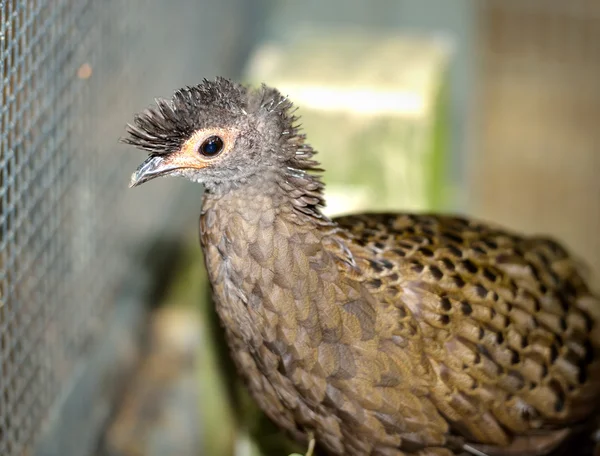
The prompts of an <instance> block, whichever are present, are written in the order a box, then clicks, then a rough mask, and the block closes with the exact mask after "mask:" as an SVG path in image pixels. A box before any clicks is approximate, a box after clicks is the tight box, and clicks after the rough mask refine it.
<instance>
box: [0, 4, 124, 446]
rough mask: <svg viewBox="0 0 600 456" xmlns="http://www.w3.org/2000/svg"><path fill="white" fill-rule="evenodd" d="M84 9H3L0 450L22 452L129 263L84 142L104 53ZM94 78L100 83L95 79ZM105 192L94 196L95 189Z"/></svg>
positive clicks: (95, 330)
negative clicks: (115, 237) (94, 72)
mask: <svg viewBox="0 0 600 456" xmlns="http://www.w3.org/2000/svg"><path fill="white" fill-rule="evenodd" d="M90 8H91V2H89V1H70V0H58V1H55V2H45V1H27V2H19V1H16V0H12V1H6V2H2V4H1V7H0V9H1V19H0V46H1V60H0V73H1V75H2V80H1V86H2V87H1V89H2V90H1V93H0V96H1V106H2V108H1V109H2V115H1V119H2V121H1V127H0V143H1V159H0V238H1V240H0V363H1V364H0V392H1V396H0V454H2V455H7V456H9V455H17V454H18V455H21V454H26V452H27V451H28V450H29V449H30V448H31V446H32V443H33V442H34V441H35V438H36V436H37V435H38V434H39V432H40V431H41V429H42V426H43V424H44V420H45V419H46V418H47V417H48V412H49V409H50V407H51V405H52V404H53V402H54V401H55V400H56V398H57V396H59V394H60V392H61V390H62V388H63V386H64V385H65V384H67V383H68V379H69V376H70V375H71V374H72V372H73V370H74V369H75V366H76V364H77V363H78V362H79V361H80V360H81V359H82V357H84V356H85V355H86V353H87V352H88V350H89V347H90V345H91V343H92V341H94V340H95V339H96V338H97V337H98V335H99V331H100V330H101V329H102V326H103V324H104V321H105V317H106V315H107V310H108V309H109V307H110V305H111V296H110V293H111V292H112V291H113V290H114V286H115V284H116V283H117V279H118V277H119V276H120V275H121V274H122V273H123V267H124V266H125V264H126V262H125V261H123V258H121V257H120V256H119V255H118V254H115V253H116V245H115V242H112V241H111V236H110V233H111V232H112V231H113V230H114V227H113V226H111V223H113V222H114V218H115V215H114V213H112V211H111V210H110V209H111V206H110V204H111V203H112V202H114V201H115V199H116V197H117V195H118V193H119V192H118V191H117V190H116V188H117V187H115V186H114V185H113V186H112V188H111V186H108V185H107V183H108V182H109V181H110V180H111V179H114V173H111V171H114V170H111V168H115V167H116V165H115V164H113V165H111V166H102V167H101V168H102V169H103V171H107V172H106V173H105V174H103V173H97V172H92V170H94V169H97V167H98V166H99V163H98V156H97V154H95V146H93V145H92V143H91V142H90V141H89V139H90V135H89V134H88V133H89V132H90V130H92V129H93V125H92V120H93V118H94V114H95V113H94V111H95V109H91V110H90V109H88V108H89V106H93V105H94V103H95V102H96V101H97V100H95V99H94V93H95V91H94V83H93V82H92V80H90V77H91V71H92V68H93V66H94V64H95V63H96V62H97V61H98V58H99V57H100V55H99V53H100V52H101V48H99V47H97V46H94V45H93V43H94V42H95V40H97V39H98V36H99V33H100V32H101V31H100V30H99V25H100V24H101V23H102V22H101V21H97V22H91V21H89V19H90V14H91V12H90V11H89V10H90ZM96 82H100V83H101V81H96ZM100 189H102V192H100V191H99V190H100Z"/></svg>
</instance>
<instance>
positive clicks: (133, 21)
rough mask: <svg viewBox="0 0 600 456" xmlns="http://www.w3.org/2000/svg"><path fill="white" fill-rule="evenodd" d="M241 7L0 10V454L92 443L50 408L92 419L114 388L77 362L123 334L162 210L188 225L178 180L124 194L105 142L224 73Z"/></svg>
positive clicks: (85, 5)
mask: <svg viewBox="0 0 600 456" xmlns="http://www.w3.org/2000/svg"><path fill="white" fill-rule="evenodd" d="M256 3H257V2H255V1H249V2H247V1H242V0H224V1H222V2H215V3H214V5H211V6H210V7H208V6H207V5H205V4H204V3H203V2H196V1H195V0H173V1H170V2H164V1H162V0H154V1H148V0H127V1H124V0H103V1H102V2H100V1H94V0H0V455H2V456H13V455H19V456H21V455H24V454H36V452H37V451H38V450H40V448H39V446H41V447H43V446H44V443H43V442H46V443H48V442H51V443H60V444H57V445H54V446H55V447H56V448H58V449H59V450H48V449H47V448H46V449H47V450H48V451H46V452H45V453H44V454H57V455H60V456H72V455H82V454H86V451H87V450H85V448H84V447H89V446H90V443H89V442H90V440H97V439H98V438H99V436H95V435H93V434H94V433H96V432H97V431H96V428H97V427H98V426H96V427H94V425H91V424H87V423H86V424H84V425H80V423H77V425H78V428H77V430H76V431H75V430H73V429H72V428H71V427H70V426H69V425H66V424H64V418H65V415H62V412H63V411H64V410H62V409H61V407H63V408H64V407H66V406H65V405H64V404H67V403H68V404H69V407H67V408H69V410H73V407H74V408H79V409H80V410H87V409H95V408H97V407H100V408H102V407H106V404H104V403H102V404H98V403H97V402H98V401H97V400H96V399H95V398H101V401H104V400H105V396H106V394H105V393H104V390H103V389H104V388H110V387H111V386H110V385H109V384H111V382H113V383H114V381H113V379H112V378H110V379H108V380H106V381H105V380H104V379H101V380H98V377H99V375H96V373H95V372H96V370H95V369H91V368H90V366H89V361H88V360H89V359H96V358H95V356H96V354H98V353H101V354H102V353H105V352H106V346H107V344H106V343H104V341H103V338H107V337H109V336H108V334H110V331H109V329H111V328H113V329H114V328H115V327H120V326H123V325H122V323H123V321H122V320H119V318H120V316H122V313H119V312H118V310H119V309H118V308H117V307H118V306H119V304H118V303H119V302H120V301H119V299H118V296H121V295H123V294H125V295H131V294H132V292H131V291H127V292H126V293H122V292H123V291H124V290H125V289H127V287H128V286H129V285H128V284H130V283H133V282H136V283H137V282H139V280H137V281H136V280H135V278H134V276H135V275H136V274H137V275H138V276H142V277H144V276H145V273H146V272H147V271H146V270H144V267H145V265H144V264H142V265H140V264H139V262H140V259H139V255H138V253H139V252H142V256H144V254H143V252H146V251H148V247H150V246H152V245H155V244H152V240H153V239H156V238H160V237H162V238H164V237H165V234H167V235H168V234H169V233H168V231H172V232H173V231H177V232H180V231H181V224H180V223H178V222H177V220H174V218H173V217H174V212H176V211H175V209H174V207H175V208H177V209H178V210H179V212H184V213H187V211H186V208H188V205H191V206H189V207H192V208H193V209H194V211H193V212H192V211H189V213H190V217H193V219H196V218H197V214H198V213H197V208H198V206H199V193H198V191H196V192H194V193H193V194H192V195H191V197H190V195H188V197H187V199H186V198H185V192H183V193H182V192H181V189H182V188H184V186H182V185H181V184H180V183H177V182H159V183H157V184H155V185H152V186H149V187H148V188H146V189H144V191H142V192H134V191H129V190H128V189H127V184H128V180H129V179H128V177H129V175H130V173H131V172H132V171H133V170H134V169H135V168H136V166H137V165H138V164H139V162H140V161H141V160H142V158H143V154H141V153H140V154H136V153H134V152H133V151H131V150H130V149H129V148H125V147H124V146H119V145H118V138H119V136H121V135H122V134H123V130H124V126H125V123H126V122H128V121H130V120H131V116H132V114H133V113H134V112H136V111H138V110H139V109H140V108H143V107H144V106H145V105H146V104H147V103H148V102H149V101H151V100H152V98H153V97H155V96H169V95H170V93H171V92H172V90H174V89H176V88H178V87H182V86H184V85H186V84H194V83H197V82H199V81H200V80H201V79H202V78H203V77H208V78H211V77H214V76H216V75H218V74H220V75H224V76H231V72H232V71H236V70H235V68H236V66H237V65H238V64H239V61H240V58H241V55H240V50H242V49H243V48H244V47H245V46H246V45H245V44H244V45H243V46H240V45H238V44H237V43H246V42H247V41H248V40H247V39H246V40H245V41H244V40H242V39H241V37H242V36H246V37H247V36H249V35H250V32H249V29H248V27H246V26H244V24H246V23H250V21H248V20H247V19H248V17H250V16H251V14H250V13H251V12H252V14H254V13H253V12H254V11H255V10H256V11H258V9H257V8H256ZM215 18H226V19H227V25H228V26H227V27H225V26H223V23H224V22H223V21H221V22H219V21H215ZM199 43H203V44H202V45H201V46H199ZM223 43H226V44H227V43H228V44H227V45H225V44H223ZM248 46H249V44H248ZM188 188H190V187H188ZM193 189H194V190H197V187H196V186H194V187H193ZM176 192H177V193H176ZM173 201H177V203H178V204H177V205H173ZM186 201H187V203H186ZM192 204H193V205H192ZM177 216H179V215H177ZM186 217H187V215H186ZM186 226H192V225H187V224H186ZM144 258H146V257H145V256H144ZM144 261H146V259H144ZM143 281H144V280H142V282H143ZM129 287H130V286H129ZM140 299H142V298H140ZM117 323H118V324H117ZM126 330H127V328H125V331H126ZM108 345H110V344H108ZM101 348H102V349H103V350H101ZM126 348H127V347H125V348H123V347H116V348H115V347H112V348H110V350H112V351H119V350H125V349H126ZM115 356H116V355H115ZM102 359H103V360H104V361H103V362H106V359H108V360H109V361H108V362H109V363H110V358H106V357H104V358H102ZM90 372H93V375H91V374H90ZM82 373H85V375H80V374H82ZM99 374H102V375H110V374H107V372H100V373H99ZM90 377H94V380H93V381H90V382H88V383H87V384H86V385H83V387H81V384H80V383H82V382H84V383H85V381H86V380H85V379H86V378H90ZM100 377H101V376H100ZM77 379H79V380H77ZM82 379H84V380H82ZM78 381H79V382H80V383H76V382H78ZM96 384H98V385H96ZM98 389H101V390H102V391H100V392H98V391H97V390H98ZM82 391H83V392H82ZM92 396H93V397H92ZM94 401H96V402H94ZM95 413H96V412H95V411H92V412H85V413H83V412H81V413H80V412H77V410H75V412H74V413H72V415H70V418H68V420H67V421H68V422H70V423H72V422H73V417H76V416H82V417H83V416H92V415H94V414H95ZM96 415H97V414H96ZM94 416H95V415H94ZM69 420H71V421H69ZM57 423H58V424H57ZM61 426H63V427H64V426H67V427H68V429H58V430H57V431H56V432H58V433H60V434H61V435H60V436H59V437H55V436H54V434H53V430H54V429H55V428H61ZM98 428H99V427H98ZM84 434H85V435H84ZM58 440H61V442H63V443H61V442H58ZM38 442H39V445H38ZM92 444H93V443H92ZM46 446H48V445H46ZM42 452H43V451H42Z"/></svg>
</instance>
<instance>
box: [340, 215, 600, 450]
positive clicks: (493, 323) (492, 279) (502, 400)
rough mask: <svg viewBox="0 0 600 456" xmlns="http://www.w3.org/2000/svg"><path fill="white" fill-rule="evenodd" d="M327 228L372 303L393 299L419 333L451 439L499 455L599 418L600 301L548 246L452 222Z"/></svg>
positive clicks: (364, 222) (355, 219) (393, 218)
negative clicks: (357, 270)
mask: <svg viewBox="0 0 600 456" xmlns="http://www.w3.org/2000/svg"><path fill="white" fill-rule="evenodd" d="M335 221H336V222H337V224H338V225H339V226H340V227H341V228H343V229H345V230H347V232H349V233H350V234H351V236H352V237H353V239H354V240H353V245H354V247H353V250H354V251H355V252H356V255H358V256H362V257H366V258H368V259H369V261H368V262H363V264H367V265H368V267H367V268H366V270H363V271H362V273H363V274H364V275H365V276H366V277H368V278H370V279H368V280H365V286H367V287H368V288H369V289H370V291H371V292H372V293H373V295H374V296H376V297H377V299H379V300H380V301H382V302H385V301H386V300H387V299H389V296H392V295H390V293H387V292H386V291H385V290H386V289H389V288H390V287H392V288H396V289H398V290H399V293H398V294H397V295H396V296H395V297H394V298H393V299H395V300H400V301H401V305H404V306H405V307H406V308H407V310H408V311H409V312H410V313H411V314H412V316H413V318H414V319H415V320H416V321H417V322H418V325H419V327H420V337H423V339H424V341H425V343H424V344H423V346H424V347H425V351H426V353H427V356H428V358H429V360H430V362H431V365H432V367H433V369H434V371H435V372H436V373H437V378H438V381H437V384H436V387H435V390H434V391H433V392H432V398H433V400H434V402H435V404H436V406H437V408H438V410H439V411H440V412H441V413H442V414H443V415H444V416H445V417H446V418H447V419H448V420H449V421H450V422H451V423H452V424H453V427H454V429H455V430H456V431H457V432H459V433H461V434H462V435H464V436H467V438H471V439H473V440H474V441H478V442H483V443H490V444H496V445H503V444H507V443H508V442H509V441H510V440H511V438H512V437H513V436H515V435H519V434H527V433H528V432H530V431H533V430H535V429H548V428H564V427H567V426H570V425H573V424H575V423H578V422H581V421H584V420H586V418H588V417H589V416H590V415H591V414H592V413H593V412H594V409H597V408H598V405H597V404H598V399H599V398H600V384H599V381H600V300H599V299H598V298H597V297H595V296H593V295H592V293H591V292H590V291H589V289H588V287H587V285H586V284H585V282H584V281H583V279H582V278H581V275H580V273H579V271H578V265H577V263H576V261H574V260H573V259H572V258H571V257H570V256H569V254H568V253H567V252H566V251H565V249H564V248H563V247H561V246H560V245H559V244H558V243H556V242H554V241H552V240H550V239H542V238H524V237H519V236H517V235H515V234H513V233H510V232H508V231H505V230H503V229H501V228H497V227H492V226H490V225H487V224H484V223H479V222H475V221H471V220H467V219H464V218H461V217H451V216H432V215H414V214H400V215H398V214H363V215H355V216H344V217H339V218H337V219H336V220H335ZM363 268H364V266H363ZM396 305H398V303H396Z"/></svg>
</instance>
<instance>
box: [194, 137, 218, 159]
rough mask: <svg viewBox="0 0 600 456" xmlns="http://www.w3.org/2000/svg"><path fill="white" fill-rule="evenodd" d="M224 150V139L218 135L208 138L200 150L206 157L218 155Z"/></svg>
mask: <svg viewBox="0 0 600 456" xmlns="http://www.w3.org/2000/svg"><path fill="white" fill-rule="evenodd" d="M222 150H223V140H222V139H221V138H219V137H218V136H211V137H209V138H206V139H205V140H204V142H203V143H202V145H201V146H200V150H199V152H200V153H201V154H202V155H204V156H205V157H216V156H217V155H219V153H220V152H221V151H222Z"/></svg>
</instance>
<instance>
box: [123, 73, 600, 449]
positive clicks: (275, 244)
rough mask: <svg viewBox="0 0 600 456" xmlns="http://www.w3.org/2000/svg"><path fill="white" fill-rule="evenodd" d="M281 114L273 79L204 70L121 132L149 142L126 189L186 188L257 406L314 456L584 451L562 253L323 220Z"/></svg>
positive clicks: (586, 368) (581, 353) (389, 217)
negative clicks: (195, 189) (579, 447)
mask: <svg viewBox="0 0 600 456" xmlns="http://www.w3.org/2000/svg"><path fill="white" fill-rule="evenodd" d="M297 120H298V119H297V117H296V116H295V115H294V109H293V105H292V103H291V102H290V101H289V100H288V99H287V97H284V96H283V95H282V94H281V93H280V92H279V91H277V90H276V89H274V88H271V87H268V86H266V85H262V86H261V87H259V88H255V89H253V88H250V87H247V86H243V85H240V84H237V83H234V82H232V81H230V80H228V79H224V78H217V79H216V80H213V81H209V80H204V81H203V82H202V83H200V84H199V85H197V86H193V87H187V88H184V89H181V90H178V91H176V92H175V93H174V95H173V97H172V99H171V100H164V99H159V100H157V102H156V105H155V106H153V107H151V108H149V109H147V110H145V111H143V112H141V113H139V114H137V115H136V116H135V117H134V122H133V124H129V125H128V127H127V136H126V137H125V138H124V139H123V141H124V142H125V143H127V144H130V145H133V146H136V147H137V148H139V149H142V150H145V151H147V152H148V153H149V156H148V158H147V159H146V160H145V161H144V162H143V163H142V164H141V165H140V166H139V168H138V169H137V171H135V172H134V173H133V175H132V178H131V183H130V186H131V187H134V186H137V185H140V184H142V183H144V182H147V181H149V180H151V179H154V178H156V177H160V176H180V177H184V178H187V179H189V180H191V181H194V182H197V183H201V184H203V185H204V188H205V193H204V197H203V204H202V211H201V215H200V243H201V246H202V250H203V254H204V261H205V266H206V269H207V272H208V277H209V279H210V283H211V289H212V294H213V300H214V305H215V306H216V310H217V313H218V315H219V317H220V321H221V324H222V326H223V328H224V331H225V335H226V338H227V342H228V345H229V348H230V351H231V354H232V358H233V360H234V362H235V365H236V368H237V370H238V371H239V374H240V376H241V377H242V378H243V379H244V381H245V383H246V385H247V387H248V389H249V391H250V393H251V394H252V396H253V397H254V398H255V399H256V401H257V403H258V404H259V406H260V407H261V408H262V410H263V411H264V412H265V413H266V415H267V416H268V417H269V418H270V419H271V420H272V421H273V422H275V423H276V424H277V425H278V426H279V427H281V428H283V429H284V430H286V431H287V432H288V433H289V434H290V435H291V436H292V437H294V438H295V439H297V440H298V441H300V442H304V443H305V444H306V443H307V441H308V440H309V439H310V437H309V436H311V437H312V436H314V440H315V441H316V443H317V448H318V449H319V450H320V451H323V452H324V453H327V454H332V455H342V454H348V455H356V456H364V455H377V456H400V455H419V456H433V455H436V456H442V455H444V456H448V455H455V454H473V455H487V456H496V455H513V456H533V455H543V454H550V453H551V452H553V451H557V449H558V448H560V447H561V445H562V446H564V445H565V444H566V445H571V444H572V443H573V441H574V440H573V439H575V440H576V441H582V440H586V441H590V442H591V436H592V435H593V433H594V430H595V429H596V426H597V422H596V418H597V416H598V409H599V408H600V300H599V298H598V297H597V296H595V295H594V294H593V292H592V291H591V289H590V286H589V284H588V283H586V280H585V279H584V277H583V274H582V273H581V271H580V270H579V266H578V263H577V262H576V261H575V260H574V259H573V258H572V257H571V256H570V254H569V253H568V252H567V251H566V249H565V248H564V247H563V246H561V245H560V244H559V243H557V242H556V241H553V240H552V239H549V238H542V237H526V236H522V235H519V234H517V233H514V232H511V231H509V230H507V229H504V228H502V227H498V226H493V225H490V224H487V223H484V222H480V221H477V220H472V219H468V218H464V217H460V216H452V215H435V214H427V213H365V214H356V215H347V216H342V217H338V218H329V217H327V216H326V215H324V213H323V212H322V207H323V206H324V204H325V200H324V184H323V183H322V181H321V180H320V178H319V172H320V171H322V170H320V169H319V168H318V162H317V161H315V160H314V154H315V151H314V150H313V149H312V148H311V147H310V146H309V145H308V144H307V143H306V142H305V136H304V135H303V134H302V133H301V131H300V129H299V127H298V126H297ZM373 139H374V141H373V148H372V150H369V151H365V153H371V154H373V159H374V160H376V159H377V157H376V154H377V141H376V138H373ZM572 448H573V447H571V449H572Z"/></svg>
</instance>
